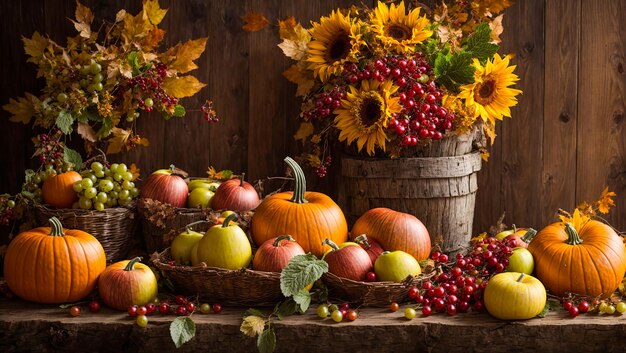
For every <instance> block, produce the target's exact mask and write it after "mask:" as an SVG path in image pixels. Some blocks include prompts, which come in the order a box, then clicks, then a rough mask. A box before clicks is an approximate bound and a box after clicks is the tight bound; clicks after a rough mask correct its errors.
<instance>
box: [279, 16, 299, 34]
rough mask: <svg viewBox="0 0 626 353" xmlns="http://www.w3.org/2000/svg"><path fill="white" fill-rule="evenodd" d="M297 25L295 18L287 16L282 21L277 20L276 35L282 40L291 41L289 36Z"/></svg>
mask: <svg viewBox="0 0 626 353" xmlns="http://www.w3.org/2000/svg"><path fill="white" fill-rule="evenodd" d="M298 24H299V23H297V22H296V18H295V17H293V16H289V17H287V18H286V19H284V20H282V21H281V20H278V34H279V35H280V38H282V39H293V38H291V34H292V33H293V32H294V28H295V27H296V25H298Z"/></svg>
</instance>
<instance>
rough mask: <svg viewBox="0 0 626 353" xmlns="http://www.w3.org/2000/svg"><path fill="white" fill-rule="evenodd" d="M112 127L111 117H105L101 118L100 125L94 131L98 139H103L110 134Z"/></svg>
mask: <svg viewBox="0 0 626 353" xmlns="http://www.w3.org/2000/svg"><path fill="white" fill-rule="evenodd" d="M112 129H113V121H112V120H111V118H109V117H107V118H104V119H102V126H100V129H99V130H98V132H97V133H96V137H97V138H98V139H103V138H105V137H107V136H109V135H110V134H111V130H112Z"/></svg>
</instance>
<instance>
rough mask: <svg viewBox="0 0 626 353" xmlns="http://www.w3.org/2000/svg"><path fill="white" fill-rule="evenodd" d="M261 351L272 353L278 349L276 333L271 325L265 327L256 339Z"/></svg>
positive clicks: (260, 352)
mask: <svg viewBox="0 0 626 353" xmlns="http://www.w3.org/2000/svg"><path fill="white" fill-rule="evenodd" d="M256 347H257V348H258V349H259V353H272V352H274V350H275V349H276V333H274V329H272V328H271V327H269V328H267V329H265V331H263V333H261V334H260V335H259V338H257V341H256Z"/></svg>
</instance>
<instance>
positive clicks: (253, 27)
mask: <svg viewBox="0 0 626 353" xmlns="http://www.w3.org/2000/svg"><path fill="white" fill-rule="evenodd" d="M241 19H242V20H243V21H244V22H245V23H246V24H245V25H243V27H242V28H243V30H244V31H246V32H256V31H260V30H262V29H263V28H264V27H265V26H267V25H268V24H269V23H270V21H268V20H267V18H265V16H263V15H262V14H261V13H259V12H257V11H254V10H251V11H249V12H248V13H247V14H245V15H244V16H241Z"/></svg>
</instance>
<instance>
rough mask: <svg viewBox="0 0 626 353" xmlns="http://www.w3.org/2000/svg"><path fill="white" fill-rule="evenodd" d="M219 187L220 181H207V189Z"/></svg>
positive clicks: (213, 189)
mask: <svg viewBox="0 0 626 353" xmlns="http://www.w3.org/2000/svg"><path fill="white" fill-rule="evenodd" d="M219 187H220V183H219V182H217V181H214V182H211V183H209V186H208V188H209V190H211V191H213V192H215V191H217V188H219Z"/></svg>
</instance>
